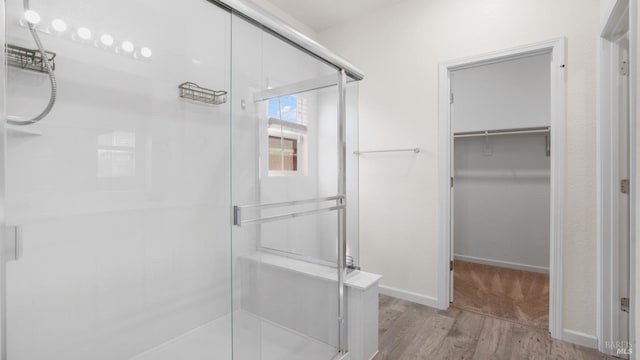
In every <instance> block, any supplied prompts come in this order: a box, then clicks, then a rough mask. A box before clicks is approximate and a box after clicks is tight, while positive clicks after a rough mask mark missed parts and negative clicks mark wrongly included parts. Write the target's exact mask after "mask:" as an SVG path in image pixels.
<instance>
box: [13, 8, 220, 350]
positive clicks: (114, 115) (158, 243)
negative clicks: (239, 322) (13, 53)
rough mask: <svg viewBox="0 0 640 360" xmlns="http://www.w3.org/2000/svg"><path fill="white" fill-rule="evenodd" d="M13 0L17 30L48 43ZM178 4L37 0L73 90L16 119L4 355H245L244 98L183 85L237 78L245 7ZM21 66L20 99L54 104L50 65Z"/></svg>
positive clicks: (26, 40) (26, 38)
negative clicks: (237, 181) (235, 219)
mask: <svg viewBox="0 0 640 360" xmlns="http://www.w3.org/2000/svg"><path fill="white" fill-rule="evenodd" d="M5 3H6V7H7V17H6V30H7V43H8V44H10V45H15V46H20V47H24V48H27V49H34V48H35V44H34V41H33V39H32V38H31V35H30V34H29V30H28V28H27V27H26V26H25V24H24V20H23V19H22V18H23V13H24V8H23V1H22V0H7V1H6V2H5ZM165 5H171V6H165ZM165 5H163V6H159V5H158V2H157V1H152V0H136V1H130V0H111V1H91V2H87V1H81V0H64V1H63V0H48V1H44V0H32V1H31V8H32V9H33V10H35V11H37V12H38V14H39V15H40V22H39V23H38V24H37V26H36V27H37V29H38V33H39V34H40V37H41V39H42V42H43V44H44V45H45V47H46V49H47V50H48V51H51V52H55V53H56V56H55V64H56V67H55V74H56V77H57V80H58V99H57V103H56V105H55V107H54V108H53V111H52V112H51V113H50V114H49V115H48V116H47V117H46V118H44V120H42V121H41V122H40V123H38V124H36V125H32V126H23V127H19V126H6V129H5V130H6V144H7V148H6V151H7V167H6V174H5V176H6V183H7V184H6V192H7V195H6V204H5V206H6V209H5V210H6V212H5V215H6V219H5V220H6V224H7V226H8V230H9V231H8V232H9V233H15V231H14V227H17V228H18V229H19V230H20V231H21V237H20V238H21V243H22V251H21V255H20V256H19V258H18V259H15V260H14V259H6V260H5V262H3V266H4V268H5V270H6V273H5V276H6V280H5V286H6V289H5V297H6V299H4V300H6V308H5V309H4V313H3V314H2V317H3V320H4V321H5V326H6V329H3V332H4V334H3V335H5V336H6V339H5V343H4V345H5V346H4V349H3V351H4V354H3V357H2V358H3V359H8V360H44V359H47V360H88V359H91V360H101V359H104V360H123V359H136V360H159V359H163V360H164V359H185V360H199V359H222V360H225V359H231V355H232V354H231V344H232V341H231V332H232V331H231V325H232V323H231V309H232V302H231V256H230V253H231V248H230V246H231V245H230V233H231V217H230V212H229V209H230V208H231V202H230V201H231V200H230V197H231V191H230V186H231V184H230V180H231V176H230V157H231V154H230V148H231V145H230V137H229V134H230V121H229V120H230V114H229V110H230V108H229V104H228V103H221V102H222V99H221V98H219V99H218V101H217V102H218V104H211V103H206V102H203V101H201V100H202V99H198V98H197V97H194V99H186V98H181V97H179V94H180V92H179V89H178V85H179V84H182V83H185V82H193V83H196V84H198V85H199V86H202V87H204V88H210V89H213V90H225V91H228V90H229V89H230V85H231V84H230V80H231V79H230V73H231V69H230V67H231V66H230V62H229V59H230V55H231V54H230V48H231V47H230V39H231V38H230V26H231V23H230V14H229V12H228V11H225V10H223V9H221V8H219V7H217V6H215V5H213V4H211V3H208V2H207V1H203V0H183V1H180V3H179V4H178V3H177V2H173V3H171V4H168V3H167V4H165ZM56 19H57V20H56ZM54 20H56V21H54ZM7 77H8V80H7V81H8V84H7V92H6V94H7V113H8V114H9V115H14V116H20V117H25V118H28V117H32V116H34V115H36V114H38V113H39V111H40V110H41V109H42V108H43V107H44V106H45V105H46V103H47V101H48V100H49V82H48V77H47V75H46V74H45V73H41V72H37V71H33V70H29V69H22V68H18V67H10V68H9V69H8V73H7ZM3 90H4V89H3ZM192 97H193V96H192ZM6 250H7V249H6V248H5V252H6ZM5 330H6V332H5Z"/></svg>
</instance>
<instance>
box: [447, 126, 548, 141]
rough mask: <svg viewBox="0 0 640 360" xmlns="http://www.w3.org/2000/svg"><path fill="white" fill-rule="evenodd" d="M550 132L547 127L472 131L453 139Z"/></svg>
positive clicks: (462, 133) (455, 135)
mask: <svg viewBox="0 0 640 360" xmlns="http://www.w3.org/2000/svg"><path fill="white" fill-rule="evenodd" d="M550 130H551V128H549V127H547V126H545V127H535V128H522V129H502V130H486V131H470V132H460V133H455V134H453V137H454V138H456V139H458V138H467V137H479V136H496V135H518V134H541V133H548V132H549V131H550Z"/></svg>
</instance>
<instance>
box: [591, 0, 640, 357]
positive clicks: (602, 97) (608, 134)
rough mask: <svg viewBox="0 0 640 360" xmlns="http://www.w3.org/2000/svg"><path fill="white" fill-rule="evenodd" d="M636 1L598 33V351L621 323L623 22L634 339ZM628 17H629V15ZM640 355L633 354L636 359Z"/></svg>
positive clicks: (627, 2)
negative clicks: (618, 74)
mask: <svg viewBox="0 0 640 360" xmlns="http://www.w3.org/2000/svg"><path fill="white" fill-rule="evenodd" d="M636 14H637V2H636V1H635V0H616V1H614V2H612V5H611V7H610V8H609V9H608V13H607V16H606V18H605V19H604V22H603V23H602V26H601V28H600V36H599V46H598V52H599V77H598V82H599V84H598V89H599V91H598V126H597V143H598V151H597V155H598V168H597V174H598V179H597V180H598V234H597V236H598V285H597V286H598V312H597V335H598V339H599V341H598V350H599V351H600V352H603V353H607V354H611V355H616V354H615V352H616V348H615V346H607V343H608V342H611V341H619V340H621V339H620V338H619V330H620V323H619V318H618V311H619V306H620V304H619V299H618V298H619V294H618V291H617V290H618V285H617V283H618V278H619V275H618V274H619V270H618V266H617V265H618V261H619V255H620V254H619V248H620V242H619V237H618V236H617V234H618V229H617V224H618V218H617V217H616V216H615V214H617V211H613V210H614V209H617V207H618V200H617V197H618V192H617V184H614V183H613V179H614V178H615V177H616V176H617V174H616V172H617V170H618V167H617V166H616V165H615V164H616V162H617V154H618V151H619V150H618V149H617V144H618V138H619V134H618V131H617V130H618V122H617V120H616V113H617V104H616V102H617V101H618V100H619V99H618V97H617V89H615V88H614V87H616V86H617V85H618V82H617V81H615V79H614V76H613V68H614V67H615V68H617V67H618V65H617V64H614V63H613V60H614V59H616V58H617V55H615V53H616V52H617V51H618V45H617V44H616V43H617V35H618V33H620V31H621V27H620V26H621V22H622V21H628V24H626V27H627V30H628V37H629V100H630V101H629V183H630V185H631V186H630V189H629V247H630V255H629V271H630V274H629V286H630V288H629V297H630V304H629V305H630V306H629V340H630V341H631V342H633V341H634V340H635V313H636V299H635V296H634V295H635V291H636V290H635V288H636V286H635V281H636V279H635V269H636V264H635V260H636V259H635V253H636V214H637V210H636V199H637V192H636V181H637V172H636V168H637V166H636V158H637V157H636V150H637V146H636V129H637V127H636V109H637V105H636V101H635V99H636V91H637V89H636V86H637V85H636V81H637V75H636V74H635V70H636V68H637V67H636V65H637V59H636V51H637V46H636V41H637V37H636V36H637V35H636V31H637V19H636ZM627 19H628V20H627ZM634 358H637V355H636V354H635V352H634V353H632V354H631V359H634Z"/></svg>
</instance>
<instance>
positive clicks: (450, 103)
mask: <svg viewBox="0 0 640 360" xmlns="http://www.w3.org/2000/svg"><path fill="white" fill-rule="evenodd" d="M564 46H565V39H564V38H560V39H554V40H550V41H546V42H541V43H537V44H532V45H526V46H521V47H517V48H513V49H508V50H503V51H497V52H493V53H489V54H484V55H479V56H474V57H470V58H466V59H461V60H456V61H451V62H447V63H443V64H441V66H440V117H439V118H440V134H439V135H440V151H441V156H440V170H441V174H442V178H441V188H440V196H441V206H440V211H441V213H440V214H441V219H442V222H441V231H440V244H441V247H440V251H441V253H440V259H441V260H442V263H441V266H440V271H439V294H438V297H439V302H438V304H439V306H440V307H441V308H447V307H448V306H449V305H450V303H449V302H450V301H451V300H455V299H454V294H455V279H454V276H455V270H454V269H455V268H456V267H455V266H453V265H454V262H455V261H456V259H455V253H456V248H455V241H454V238H455V239H458V237H456V221H457V220H456V217H459V216H461V213H460V212H459V211H456V207H455V203H456V196H457V191H458V190H456V184H458V185H460V183H457V181H456V174H455V171H456V161H455V160H456V158H457V155H456V146H457V145H456V142H457V141H458V140H456V137H455V134H456V133H457V135H458V138H463V137H472V139H473V140H472V141H473V142H474V143H473V144H467V145H466V147H471V148H474V149H475V150H474V151H473V152H472V153H471V155H470V157H471V158H473V157H476V158H477V157H479V156H485V157H487V158H491V159H487V160H491V161H494V160H500V158H501V156H502V155H500V154H504V156H507V157H508V156H512V155H513V154H511V155H509V151H505V149H506V148H505V146H507V147H509V146H514V143H520V144H522V145H524V142H529V141H530V142H531V143H530V144H528V145H527V146H525V147H526V148H527V149H528V148H529V147H531V149H534V147H535V145H534V144H536V143H537V144H538V145H540V146H539V147H538V148H537V150H539V151H542V156H543V157H545V159H546V162H547V164H546V169H547V170H546V171H547V179H548V180H547V181H548V190H547V195H546V199H545V201H546V208H545V209H546V215H543V216H547V218H546V221H547V224H548V228H547V234H546V235H545V234H543V235H542V238H543V239H547V240H548V243H547V244H546V245H547V246H545V247H544V248H545V249H546V250H547V252H546V253H543V254H541V255H540V257H542V258H544V257H546V260H547V261H546V263H545V262H544V261H543V263H542V265H536V264H530V265H532V267H530V268H528V269H524V270H532V269H533V268H535V267H539V269H536V270H542V271H537V272H535V273H537V274H543V275H544V276H546V274H544V272H545V271H546V268H548V316H547V317H548V329H549V331H550V333H551V335H552V336H553V337H555V338H560V337H561V336H562V315H561V310H562V292H561V291H560V289H562V273H561V270H562V266H561V262H562V252H561V249H562V245H561V244H562V213H563V211H562V209H563V193H562V192H563V191H562V187H563V184H564V181H563V178H564V172H563V168H564V166H563V159H564V144H563V143H564V126H565V125H564V123H565V115H564V97H565V90H564V68H565V64H564V56H565V55H564ZM544 56H546V57H547V58H546V59H547V60H546V61H547V66H548V68H547V69H548V71H547V74H546V76H547V77H548V79H549V81H548V82H547V84H548V85H547V88H546V96H547V101H548V104H547V105H548V107H547V111H546V113H545V118H546V121H547V122H546V123H539V122H537V121H538V120H539V119H538V120H536V117H535V116H534V117H532V120H531V122H527V121H524V122H522V123H519V124H517V125H515V124H508V123H505V122H502V123H500V122H498V123H493V124H489V125H486V124H485V125H483V126H482V127H476V128H470V129H461V128H456V127H457V126H458V125H457V124H456V123H455V121H456V120H455V119H456V118H458V116H459V115H460V114H459V111H460V109H459V108H458V107H456V106H455V104H456V101H458V99H459V98H458V95H456V92H458V90H459V89H456V88H454V86H456V85H457V83H456V81H455V78H456V76H457V75H456V73H457V74H460V73H461V71H463V70H467V69H474V68H480V67H486V66H489V65H495V64H508V63H515V62H517V61H525V60H527V59H533V58H535V57H544ZM500 76H501V75H496V76H495V77H494V78H490V80H489V81H491V80H497V79H498V78H499V77H500ZM482 91H483V90H482V86H478V89H477V90H476V92H478V93H481V92H482ZM452 94H453V95H452ZM503 95H504V94H503ZM525 100H526V98H525ZM512 104H513V102H508V101H503V103H502V104H501V105H500V107H499V110H498V112H499V113H500V114H503V115H504V113H508V112H509V107H510V106H511V105H512ZM476 108H477V109H483V108H485V109H486V107H483V106H482V104H481V105H480V106H479V107H476ZM511 110H515V111H516V112H517V111H518V107H517V106H514V109H511ZM473 115H474V116H475V115H479V114H473ZM521 115H522V114H521ZM520 117H522V116H520ZM470 118H473V117H470ZM476 118H477V116H476ZM503 118H504V119H506V120H505V121H508V119H509V118H511V119H513V118H514V117H513V116H509V115H508V114H507V115H505V116H503ZM472 122H473V120H472ZM474 125H477V124H474ZM540 140H542V142H540ZM467 141H468V139H467ZM509 144H510V145H509ZM516 148H517V146H516ZM521 148H522V147H521ZM527 151H528V150H527ZM531 151H536V150H531ZM547 154H548V157H546V156H547ZM494 155H496V156H494ZM503 160H504V159H503ZM458 161H460V160H459V159H458ZM468 162H469V163H476V162H475V161H471V160H468ZM503 163H504V161H503ZM512 163H513V164H517V161H516V162H513V161H512ZM513 164H512V165H513ZM476 165H477V163H476ZM537 166H538V170H541V172H539V173H537V175H538V176H540V174H541V173H543V172H544V168H545V165H544V161H542V162H541V163H540V164H538V165H537ZM494 170H495V168H494ZM512 173H513V172H512ZM478 174H480V175H483V176H484V177H485V178H486V179H485V181H490V180H491V179H490V178H491V176H492V175H491V171H487V172H485V173H484V174H482V172H476V175H478ZM535 174H536V171H532V172H531V173H530V174H529V175H535ZM458 175H460V173H459V174H458ZM494 175H495V174H494ZM458 180H460V179H458ZM483 195H486V194H483ZM500 197H501V198H502V200H505V196H504V194H503V195H501V196H500ZM506 200H510V199H506ZM511 200H512V199H511ZM543 205H544V204H543ZM492 206H493V205H492ZM499 210H501V211H503V210H504V209H499ZM507 221H508V219H503V221H502V223H505V222H507ZM476 245H477V244H476ZM484 250H486V249H484ZM458 255H460V254H458ZM468 256H469V257H468V258H466V259H465V258H463V257H461V256H458V259H457V260H458V261H460V260H462V261H464V260H473V261H467V262H469V263H472V265H471V266H473V267H481V266H495V265H499V266H498V267H500V268H505V265H509V266H510V267H511V269H507V270H514V271H516V270H523V269H513V267H515V266H511V265H515V264H516V263H517V261H509V260H506V259H504V258H503V259H498V260H499V262H493V263H492V264H487V263H486V262H485V263H484V264H482V263H481V262H482V261H478V258H483V257H482V256H473V255H468ZM494 260H495V259H494ZM543 317H545V316H543Z"/></svg>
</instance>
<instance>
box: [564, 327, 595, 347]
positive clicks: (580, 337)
mask: <svg viewBox="0 0 640 360" xmlns="http://www.w3.org/2000/svg"><path fill="white" fill-rule="evenodd" d="M562 340H564V341H566V342H570V343H573V344H576V345H582V346H586V347H588V348H592V349H597V348H598V338H597V337H595V336H593V335H588V334H585V333H581V332H579V331H574V330H569V329H564V330H563V331H562Z"/></svg>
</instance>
